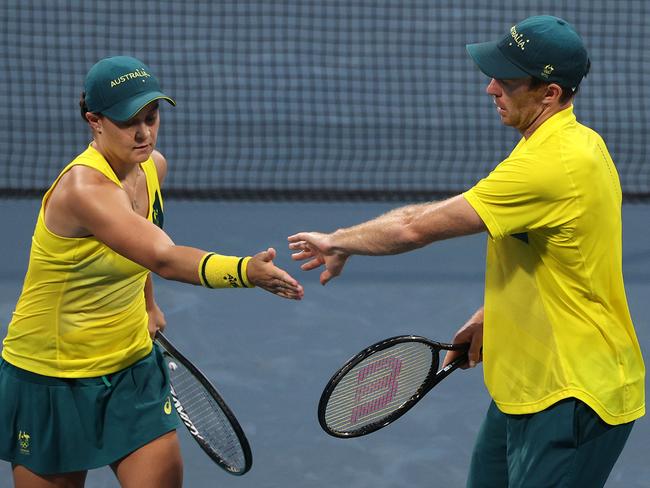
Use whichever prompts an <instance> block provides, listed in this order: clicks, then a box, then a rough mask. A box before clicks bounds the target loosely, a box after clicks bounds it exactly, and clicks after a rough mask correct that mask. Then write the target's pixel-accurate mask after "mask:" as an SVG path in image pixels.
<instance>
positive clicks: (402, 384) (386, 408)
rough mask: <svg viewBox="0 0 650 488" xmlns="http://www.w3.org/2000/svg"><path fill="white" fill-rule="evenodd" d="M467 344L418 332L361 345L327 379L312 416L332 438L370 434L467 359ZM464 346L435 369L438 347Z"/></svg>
mask: <svg viewBox="0 0 650 488" xmlns="http://www.w3.org/2000/svg"><path fill="white" fill-rule="evenodd" d="M468 348H469V344H445V343H441V342H435V341H431V340H429V339H426V338H424V337H420V336H414V335H403V336H397V337H391V338H389V339H385V340H383V341H381V342H378V343H376V344H373V345H372V346H369V347H367V348H366V349H364V350H363V351H361V352H360V353H358V354H357V355H356V356H354V357H353V358H352V359H350V360H349V361H348V362H347V363H345V364H344V365H343V367H342V368H341V369H339V370H338V371H337V372H336V373H335V374H334V376H332V378H331V379H330V380H329V382H328V383H327V386H325V390H324V391H323V394H322V395H321V398H320V402H319V404H318V421H319V422H320V425H321V427H322V428H323V430H325V432H327V433H328V434H330V435H333V436H335V437H342V438H347V437H358V436H362V435H366V434H370V433H371V432H374V431H376V430H379V429H381V428H382V427H386V426H387V425H388V424H390V423H391V422H393V421H394V420H397V419H398V418H400V417H401V416H402V415H404V414H405V413H406V412H408V411H409V410H410V409H411V408H412V407H413V405H415V404H416V403H417V402H418V401H419V400H420V398H422V397H423V396H424V395H425V394H426V393H427V392H428V391H429V390H431V389H432V388H433V387H434V386H436V385H437V384H438V383H440V382H441V381H442V380H443V379H445V378H446V377H447V376H448V375H449V374H450V373H451V372H452V371H454V370H455V369H456V368H458V367H459V366H460V365H462V364H463V363H465V362H467V350H468ZM442 350H447V351H464V354H462V355H461V356H459V357H457V358H456V359H455V360H454V361H453V362H452V363H450V364H448V365H447V366H446V367H444V368H443V369H441V370H438V367H439V364H440V354H439V353H440V351H442Z"/></svg>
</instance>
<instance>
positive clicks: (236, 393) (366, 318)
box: [0, 200, 650, 488]
mask: <svg viewBox="0 0 650 488" xmlns="http://www.w3.org/2000/svg"><path fill="white" fill-rule="evenodd" d="M38 205H39V203H38V202H37V201H36V200H13V201H12V200H2V201H0V225H1V226H2V228H3V229H5V231H4V235H5V238H4V239H2V240H1V241H0V253H1V255H2V256H3V262H4V272H3V273H2V279H1V280H0V323H1V325H0V327H1V330H0V333H1V334H2V335H3V336H4V333H5V328H6V324H7V322H8V320H9V318H10V315H11V312H12V310H13V306H14V305H15V300H16V298H17V296H18V294H19V292H20V287H21V284H22V278H23V274H24V271H25V267H26V264H27V263H26V260H27V255H28V246H29V243H30V236H31V232H32V227H33V222H34V219H35V216H36V212H37V209H38ZM391 207H392V205H390V204H378V203H356V204H353V203H327V204H325V203H322V204H318V203H299V204H298V203H199V202H185V201H168V202H167V206H166V217H165V222H166V229H167V230H168V232H169V233H170V235H171V236H172V238H173V239H174V240H175V242H176V243H177V244H192V245H196V246H198V247H203V248H207V249H217V250H219V251H222V252H224V253H228V252H232V253H240V254H245V253H253V252H255V251H258V250H261V249H262V248H264V247H265V246H274V247H276V248H277V249H278V251H279V257H278V259H277V262H278V263H279V264H281V265H283V266H284V267H286V268H287V269H289V270H290V271H292V272H293V274H294V275H295V276H296V277H297V278H298V279H300V280H301V282H302V283H303V285H304V286H305V291H306V293H305V298H304V300H302V301H301V302H292V301H288V300H281V299H279V298H276V297H273V296H271V295H269V294H266V293H262V292H260V291H259V290H207V289H204V288H201V287H192V286H188V285H183V284H178V283H172V282H165V281H163V280H160V279H157V280H156V294H157V299H158V302H159V304H160V305H161V307H162V308H163V310H164V311H165V313H166V317H167V322H168V324H169V325H168V329H167V331H168V336H169V337H170V338H171V339H173V340H174V342H175V343H176V345H177V346H178V347H179V349H181V350H182V351H183V352H185V353H186V354H187V355H188V356H189V357H190V358H191V359H192V360H193V361H194V362H195V363H196V364H197V366H199V368H200V369H202V370H203V372H204V373H206V374H207V376H208V377H209V378H210V379H212V380H213V382H214V383H215V385H216V386H217V388H218V389H219V391H220V392H221V394H222V395H223V396H224V398H225V399H226V401H227V402H228V403H229V405H230V407H231V408H232V409H233V411H234V412H235V414H236V415H237V417H238V419H239V421H240V422H241V424H242V427H243V428H244V430H245V432H246V434H247V436H248V439H249V441H250V443H251V447H252V450H253V468H252V470H251V471H250V472H249V473H247V474H246V475H244V476H243V477H241V478H236V477H233V476H231V475H229V474H227V473H225V472H224V471H222V470H221V469H220V468H218V467H217V466H216V465H215V464H213V463H212V462H211V461H210V460H209V459H208V457H207V456H205V455H204V454H203V452H202V451H201V450H200V449H199V448H198V447H197V446H196V445H195V444H194V441H192V440H191V439H190V438H189V434H188V433H187V432H186V431H185V430H181V431H179V432H180V433H181V438H182V441H183V455H184V461H185V486H187V487H189V488H203V487H212V486H219V487H239V488H244V487H246V488H247V487H251V488H253V487H255V488H280V487H292V488H294V487H295V488H329V487H332V486H335V487H350V488H370V487H372V488H402V487H405V486H409V487H432V486H436V487H437V486H441V487H442V486H445V487H450V488H456V487H462V486H464V480H465V474H466V469H467V466H468V462H469V456H470V452H471V448H472V444H473V440H474V436H475V435H476V432H477V430H478V427H479V423H480V421H481V420H482V418H483V414H484V411H485V409H486V408H487V405H488V402H489V398H488V395H487V393H486V391H485V388H484V386H483V382H482V370H481V368H480V367H478V368H476V369H474V370H467V371H462V372H461V371H459V372H456V373H454V374H453V375H452V376H450V377H449V378H448V379H447V380H445V381H444V382H443V383H441V384H440V385H439V386H438V387H437V388H436V389H435V390H433V391H432V392H431V393H430V394H429V395H428V396H427V397H425V398H424V399H423V400H422V401H421V402H420V403H419V404H418V405H416V406H415V407H414V408H413V409H412V410H411V411H410V412H409V413H408V414H406V415H405V416H404V417H403V418H401V419H399V420H398V421H397V422H396V423H395V424H393V425H391V426H389V427H388V428H386V429H383V430H380V431H378V432H375V433H373V434H371V435H369V436H367V437H363V438H358V439H348V440H341V439H336V438H333V437H329V436H328V435H327V434H325V433H324V432H323V431H322V430H321V429H320V426H319V425H318V421H317V418H316V406H317V403H318V399H319V397H320V394H321V391H322V388H323V386H324V385H325V383H326V382H327V380H328V379H329V378H330V376H331V375H332V373H333V372H334V371H335V370H336V369H337V368H338V367H339V366H340V365H341V364H342V363H343V362H344V361H345V360H347V359H348V358H349V357H350V356H351V355H352V354H354V353H356V352H357V351H358V350H360V349H361V348H363V347H365V346H367V345H369V344H371V343H373V342H375V341H377V340H380V339H383V338H385V337H388V336H392V335H398V334H405V333H414V334H420V335H424V336H427V337H430V338H432V339H438V340H442V341H445V340H449V339H450V338H451V336H452V334H453V333H454V332H455V330H456V329H457V327H458V326H459V325H461V324H462V323H463V322H464V321H465V320H466V319H467V318H468V317H469V315H470V314H471V313H472V312H473V311H474V310H475V308H476V307H477V306H478V304H479V303H480V302H481V300H482V285H483V262H484V244H485V242H484V240H485V237H484V236H472V237H468V238H462V239H457V240H454V241H447V242H441V243H437V244H434V245H432V246H429V247H428V248H425V249H422V250H419V251H415V252H412V253H410V254H405V255H401V256H394V257H383V258H367V257H354V258H352V261H351V262H350V263H349V264H348V266H347V267H346V270H345V273H344V275H343V276H341V277H339V278H338V279H337V280H334V281H333V282H331V283H330V284H328V285H327V286H326V287H322V286H321V285H320V284H319V283H318V276H317V273H316V272H311V273H305V272H302V271H300V270H299V269H298V266H297V264H295V263H293V262H291V260H290V258H289V251H288V250H287V248H286V236H287V235H289V234H291V233H294V232H295V231H298V230H310V229H319V230H329V229H335V228H336V227H339V226H344V225H347V224H352V223H355V222H358V221H360V220H362V219H367V218H370V217H373V216H375V215H377V214H379V213H381V212H384V211H386V210H387V209H389V208H391ZM649 210H650V207H649V206H648V205H647V204H643V205H642V204H627V205H625V206H624V237H625V238H624V272H625V277H626V290H627V294H628V300H629V304H630V308H631V312H632V316H633V319H634V321H635V325H636V330H637V334H638V337H639V340H640V342H641V346H642V349H643V350H644V354H645V355H646V356H645V357H646V361H647V351H648V349H649V348H650V330H649V327H648V321H647V319H646V317H647V315H648V312H650V310H649V309H648V299H647V297H648V296H650V251H648V247H647V242H648V237H649V233H650V231H649V230H648V225H647V222H648V217H649V216H650V212H649ZM646 384H647V381H646ZM648 438H650V423H648V421H647V417H644V418H642V419H640V420H639V421H638V422H637V425H636V427H635V429H634V430H633V432H632V435H631V437H630V439H629V441H628V444H627V446H626V448H625V450H624V451H623V454H622V455H621V458H620V459H619V461H618V463H617V465H616V467H615V469H614V471H613V472H612V475H611V477H610V479H609V482H608V484H607V485H606V486H607V487H608V488H641V487H648V486H649V484H648V480H650V465H649V464H648V462H647V439H648ZM10 480H11V478H10V467H9V465H8V464H7V463H0V486H2V487H4V486H10V485H11V481H10ZM86 486H87V487H89V488H105V487H117V486H118V484H117V482H116V481H115V479H114V477H113V474H112V473H111V472H110V470H109V469H108V468H104V469H100V470H95V471H91V472H90V473H89V476H88V482H87V485H86Z"/></svg>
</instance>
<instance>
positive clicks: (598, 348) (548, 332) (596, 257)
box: [289, 15, 645, 488]
mask: <svg viewBox="0 0 650 488" xmlns="http://www.w3.org/2000/svg"><path fill="white" fill-rule="evenodd" d="M467 51H468V52H469V54H470V56H471V57H472V59H473V60H474V61H475V63H476V64H477V65H478V67H479V68H480V69H481V71H482V72H483V73H484V74H486V75H487V76H488V77H489V78H490V82H489V84H488V85H487V90H486V91H487V93H488V95H490V96H491V97H492V100H493V101H494V104H495V108H496V111H497V114H498V115H499V117H501V120H502V122H503V124H504V125H507V126H510V127H514V128H515V129H517V130H518V131H519V132H520V133H521V135H522V136H523V137H522V139H521V140H520V142H519V143H518V144H517V146H516V147H515V148H514V150H513V151H512V153H511V154H510V155H509V156H508V157H507V158H506V159H505V160H504V161H502V162H501V163H500V164H499V165H498V166H497V167H496V168H495V169H494V171H492V173H490V174H489V176H487V177H486V178H485V179H483V180H481V181H479V182H478V183H477V184H476V185H475V186H474V187H473V188H471V189H470V190H469V191H467V192H465V193H464V194H462V195H458V196H456V197H453V198H451V199H449V200H446V201H443V202H432V203H426V204H421V205H409V206H405V207H402V208H398V209H395V210H393V211H391V212H388V213H387V214H385V215H382V216H380V217H377V218H375V219H373V220H370V221H368V222H365V223H362V224H360V225H357V226H353V227H349V228H345V229H339V230H337V231H336V232H334V233H331V234H321V233H315V232H301V233H298V234H295V235H293V236H290V237H289V242H290V245H289V247H290V248H291V249H293V250H295V251H297V252H296V253H295V254H294V256H293V257H294V259H296V260H306V262H305V263H304V264H303V265H302V269H304V270H311V269H314V268H317V267H319V266H321V265H324V266H325V270H324V271H323V272H322V273H321V276H320V281H321V283H322V284H325V283H327V282H328V281H329V280H330V279H332V278H333V277H335V276H338V275H339V274H340V273H341V271H342V269H343V267H344V265H345V262H346V260H347V259H348V257H349V256H351V255H353V254H365V255H386V254H396V253H401V252H406V251H409V250H412V249H415V248H419V247H422V246H425V245H427V244H429V243H431V242H434V241H437V240H441V239H447V238H452V237H456V236H462V235H466V234H473V233H478V232H483V231H487V232H488V239H487V246H488V248H487V266H486V281H485V301H484V307H481V308H480V309H479V310H478V311H477V312H476V313H475V314H474V315H473V316H472V318H471V319H470V320H469V321H468V322H467V323H466V324H465V325H464V326H463V327H462V328H461V329H460V330H459V331H458V333H457V334H456V336H455V338H454V342H471V349H470V355H469V358H470V364H469V365H470V366H473V365H475V364H476V363H478V362H479V361H481V360H483V361H484V362H485V366H484V374H485V383H486V385H487V388H488V390H489V392H490V395H491V396H492V398H493V402H492V404H491V406H490V408H489V410H488V413H487V416H486V419H485V421H484V423H483V426H482V428H481V431H480V433H479V436H478V439H477V441H476V445H475V448H474V453H473V456H472V461H471V468H470V471H469V476H468V481H467V486H469V487H508V486H509V487H531V486H535V487H559V486H562V487H576V488H578V487H580V488H585V487H589V488H595V487H599V486H603V485H604V483H605V481H606V479H607V477H608V475H609V473H610V471H611V469H612V467H613V465H614V463H615V462H616V459H617V458H618V456H619V454H620V452H621V450H622V449H623V446H624V444H625V442H626V440H627V438H628V435H629V433H630V431H631V429H632V424H633V422H634V420H635V419H637V418H639V417H641V416H642V415H644V413H645V403H644V374H645V370H644V365H643V360H642V357H641V352H640V349H639V344H638V341H637V339H636V336H635V332H634V327H633V324H632V321H631V318H630V314H629V311H628V306H627V300H626V296H625V290H624V285H623V276H622V263H621V261H622V251H621V247H622V246H621V200H622V197H621V188H620V183H619V179H618V174H617V171H616V168H615V166H614V163H613V162H612V159H611V157H610V155H609V153H608V150H607V147H606V146H605V143H604V142H603V140H602V138H601V137H600V136H599V135H598V134H597V133H596V132H594V131H593V130H592V129H590V128H588V127H585V126H584V125H582V124H580V123H578V122H577V121H576V117H575V115H574V113H573V100H574V97H575V95H576V92H577V91H578V86H579V85H580V82H581V81H582V79H583V77H584V76H585V75H586V74H587V72H588V70H589V65H590V61H589V58H588V55H587V51H586V49H585V47H584V45H583V42H582V40H581V38H580V37H579V35H578V34H577V33H576V31H575V30H574V28H573V27H572V26H571V25H570V24H569V23H568V22H566V21H564V20H562V19H560V18H556V17H552V16H546V15H544V16H535V17H530V18H527V19H525V20H523V21H521V22H520V23H518V24H516V25H514V26H512V27H511V28H510V30H509V31H508V32H507V33H506V34H505V36H504V37H502V38H501V39H500V40H498V41H496V42H485V43H481V44H470V45H468V46H467ZM481 349H482V356H481ZM454 357H455V353H449V354H448V355H447V357H446V359H445V362H446V363H449V362H450V361H451V360H452V359H453V358H454Z"/></svg>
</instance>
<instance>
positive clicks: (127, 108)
mask: <svg viewBox="0 0 650 488" xmlns="http://www.w3.org/2000/svg"><path fill="white" fill-rule="evenodd" d="M84 88H85V92H86V106H87V107H88V111H90V112H94V113H101V114H102V115H105V116H106V117H108V118H109V119H112V120H116V121H118V122H125V121H127V120H129V119H130V118H131V117H133V116H134V115H136V114H137V113H138V112H139V111H140V110H142V109H143V108H144V107H145V106H146V105H147V104H149V103H151V102H153V101H154V100H159V99H162V100H167V101H168V102H169V103H171V104H172V105H176V102H175V101H174V100H173V99H171V98H170V97H168V96H167V95H165V94H164V93H163V92H161V91H160V84H159V83H158V79H157V78H156V77H155V76H154V75H153V74H152V73H151V70H150V69H149V67H148V66H147V65H146V64H144V63H143V62H142V61H140V60H138V59H136V58H132V57H129V56H113V57H110V58H104V59H102V60H100V61H98V62H97V63H96V64H95V65H94V66H93V67H92V68H90V71H88V74H87V75H86V82H85V84H84Z"/></svg>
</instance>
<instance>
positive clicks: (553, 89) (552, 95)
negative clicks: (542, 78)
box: [542, 83, 562, 105]
mask: <svg viewBox="0 0 650 488" xmlns="http://www.w3.org/2000/svg"><path fill="white" fill-rule="evenodd" d="M561 96H562V87H561V86H560V85H558V84H557V83H549V84H548V85H546V91H545V93H544V100H542V103H546V104H548V105H551V104H553V103H557V102H558V101H559V100H560V97H561Z"/></svg>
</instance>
